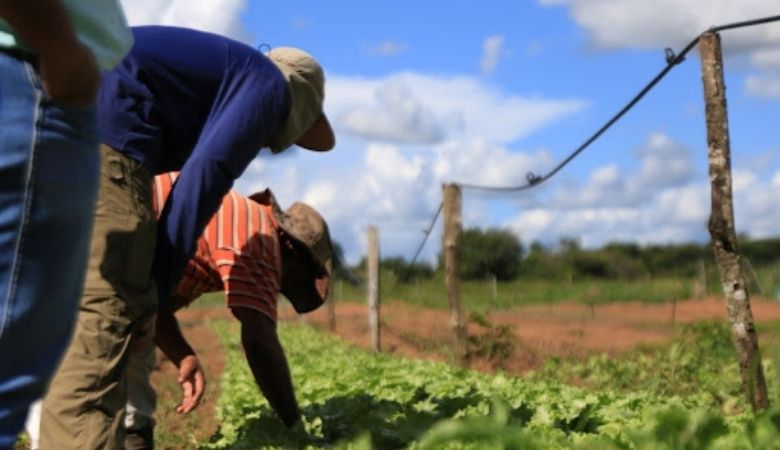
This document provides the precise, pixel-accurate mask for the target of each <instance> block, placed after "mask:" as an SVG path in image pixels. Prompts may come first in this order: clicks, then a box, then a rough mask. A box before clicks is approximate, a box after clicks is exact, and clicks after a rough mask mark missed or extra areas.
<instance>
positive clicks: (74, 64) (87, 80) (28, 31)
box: [0, 0, 100, 104]
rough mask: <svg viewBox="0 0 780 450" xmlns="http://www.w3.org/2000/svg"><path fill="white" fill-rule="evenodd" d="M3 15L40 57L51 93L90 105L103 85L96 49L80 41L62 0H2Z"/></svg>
mask: <svg viewBox="0 0 780 450" xmlns="http://www.w3.org/2000/svg"><path fill="white" fill-rule="evenodd" d="M0 17H2V18H3V19H4V20H5V21H6V22H8V24H9V25H10V26H11V27H12V28H13V29H14V32H15V33H16V34H17V35H18V36H19V37H20V38H22V40H23V41H24V42H25V44H27V45H29V46H30V47H31V48H32V49H33V50H34V51H35V52H36V53H37V54H38V56H39V58H40V72H41V78H42V79H43V82H44V86H45V88H46V91H47V93H48V94H49V95H50V96H51V97H52V98H54V99H56V100H59V101H63V102H66V103H74V104H89V103H91V102H93V101H94V99H95V95H96V94H97V90H98V87H99V86H100V72H99V70H98V67H97V63H96V62H95V57H94V56H93V55H92V52H91V51H90V50H89V49H88V48H87V47H85V46H84V45H83V44H82V43H81V41H79V39H78V37H77V36H76V32H75V31H74V29H73V27H72V25H71V22H70V18H69V17H68V14H67V12H66V11H65V8H64V6H63V5H62V3H61V2H60V1H59V0H0Z"/></svg>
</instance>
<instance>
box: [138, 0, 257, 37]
mask: <svg viewBox="0 0 780 450" xmlns="http://www.w3.org/2000/svg"><path fill="white" fill-rule="evenodd" d="M122 7H123V8H124V10H125V14H126V15H127V20H128V22H129V23H130V25H175V26H182V27H187V28H194V29H198V30H203V31H210V32H213V33H218V34H222V35H225V36H230V37H232V38H234V39H238V40H241V41H244V42H248V41H250V40H251V35H250V33H249V32H248V31H247V30H246V28H245V27H244V26H243V25H242V24H241V21H240V20H239V16H240V15H241V12H243V10H244V8H245V7H246V0H219V1H217V0H199V1H185V0H122Z"/></svg>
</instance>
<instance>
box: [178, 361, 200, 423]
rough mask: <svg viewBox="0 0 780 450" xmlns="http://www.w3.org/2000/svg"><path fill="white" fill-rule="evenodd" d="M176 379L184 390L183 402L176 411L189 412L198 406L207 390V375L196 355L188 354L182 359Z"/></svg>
mask: <svg viewBox="0 0 780 450" xmlns="http://www.w3.org/2000/svg"><path fill="white" fill-rule="evenodd" d="M176 381H177V382H178V383H179V384H180V385H181V390H182V399H181V404H179V406H177V407H176V412H177V413H180V414H187V413H189V412H190V411H192V410H193V409H195V408H197V407H198V405H199V404H200V400H201V398H203V393H204V392H205V390H206V376H205V374H204V373H203V368H201V366H200V363H199V362H198V358H197V357H196V356H195V355H187V356H185V357H184V358H183V359H182V360H181V362H180V363H179V378H178V379H177V380H176Z"/></svg>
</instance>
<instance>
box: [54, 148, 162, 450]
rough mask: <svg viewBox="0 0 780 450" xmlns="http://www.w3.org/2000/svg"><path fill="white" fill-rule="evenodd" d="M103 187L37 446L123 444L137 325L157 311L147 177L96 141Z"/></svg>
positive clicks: (152, 218) (137, 166) (153, 233)
mask: <svg viewBox="0 0 780 450" xmlns="http://www.w3.org/2000/svg"><path fill="white" fill-rule="evenodd" d="M101 158H102V160H101V173H100V190H99V193H98V202H97V208H96V211H95V227H94V234H93V236H92V242H91V247H90V255H89V263H88V266H87V275H86V282H85V287H84V295H83V297H82V301H81V309H80V311H79V316H78V321H77V324H76V330H75V334H74V336H73V341H72V342H71V344H70V347H69V348H68V350H67V352H66V354H65V359H64V360H63V362H62V365H61V366H60V368H59V370H58V372H57V374H56V375H55V377H54V380H53V381H52V384H51V386H50V388H49V391H48V393H47V394H46V396H45V397H44V400H43V409H42V414H41V436H40V448H41V449H44V450H49V449H56V450H66V449H120V448H123V441H124V427H123V423H122V422H123V419H124V410H125V403H126V381H125V374H124V372H125V367H126V364H127V357H128V350H129V347H130V341H131V338H132V335H133V331H134V328H135V327H136V326H137V325H138V324H139V323H140V322H141V321H143V320H145V319H147V318H149V317H150V316H151V315H152V314H154V313H155V312H156V310H157V294H156V288H155V285H154V282H153V281H152V278H151V266H152V260H153V257H154V248H155V239H156V221H155V216H154V212H153V210H152V203H151V201H152V199H151V186H152V185H151V183H152V175H151V174H150V173H149V171H148V170H147V169H145V168H144V167H143V166H142V165H141V164H140V163H138V162H136V161H134V160H132V159H130V158H127V157H126V156H124V155H122V154H121V153H119V152H117V151H115V150H113V149H111V148H110V147H107V146H105V145H103V146H101Z"/></svg>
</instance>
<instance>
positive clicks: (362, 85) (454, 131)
mask: <svg viewBox="0 0 780 450" xmlns="http://www.w3.org/2000/svg"><path fill="white" fill-rule="evenodd" d="M327 90H328V93H327V97H326V111H328V114H329V115H330V117H331V118H332V119H333V121H334V122H335V126H336V127H340V130H338V131H341V132H342V133H347V134H351V135H353V136H358V137H361V138H363V139H366V140H369V141H370V140H378V141H383V142H391V143H406V144H424V145H431V144H435V143H440V142H444V141H446V140H449V139H463V138H468V137H469V136H479V137H481V138H483V139H485V140H487V141H490V142H494V143H507V142H511V141H513V140H516V139H520V138H522V137H525V136H527V135H529V134H530V133H532V132H534V131H535V130H537V129H539V128H541V127H544V126H546V125H548V124H550V123H552V122H553V121H555V120H558V119H560V118H561V117H563V116H565V115H568V114H572V113H574V112H578V111H581V110H582V109H583V108H585V107H586V106H587V104H586V103H585V102H584V101H582V100H551V99H543V98H538V97H522V96H518V95H516V94H511V93H506V92H501V91H498V90H496V89H493V88H491V87H489V86H486V85H485V84H482V83H480V81H479V80H477V79H474V78H469V77H436V76H430V75H422V74H416V73H410V72H407V73H401V74H397V75H391V76H388V77H386V78H382V79H378V80H367V79H359V78H346V77H338V76H329V78H328V86H327Z"/></svg>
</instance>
